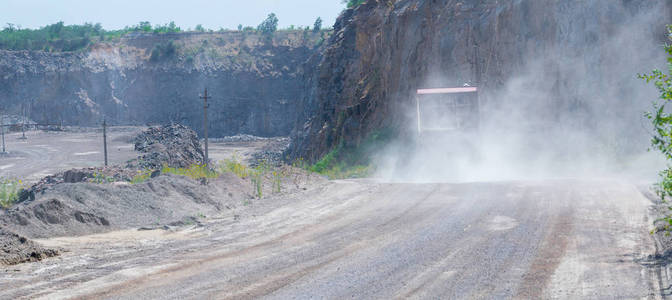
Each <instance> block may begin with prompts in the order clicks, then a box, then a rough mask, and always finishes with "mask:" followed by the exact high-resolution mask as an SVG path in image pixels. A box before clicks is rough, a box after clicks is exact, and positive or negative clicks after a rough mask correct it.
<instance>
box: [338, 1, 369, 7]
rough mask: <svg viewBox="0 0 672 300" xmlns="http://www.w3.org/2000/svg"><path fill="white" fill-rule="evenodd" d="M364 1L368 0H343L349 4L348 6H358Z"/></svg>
mask: <svg viewBox="0 0 672 300" xmlns="http://www.w3.org/2000/svg"><path fill="white" fill-rule="evenodd" d="M364 2H366V0H343V3H347V4H348V8H353V7H357V6H359V5H361V4H362V3H364Z"/></svg>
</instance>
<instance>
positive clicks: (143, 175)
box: [131, 170, 152, 184]
mask: <svg viewBox="0 0 672 300" xmlns="http://www.w3.org/2000/svg"><path fill="white" fill-rule="evenodd" d="M151 177H152V170H144V171H138V174H137V175H135V176H133V178H132V179H131V184H138V183H143V182H145V181H147V180H149V178H151Z"/></svg>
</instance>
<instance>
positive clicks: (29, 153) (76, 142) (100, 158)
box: [0, 127, 141, 182]
mask: <svg viewBox="0 0 672 300" xmlns="http://www.w3.org/2000/svg"><path fill="white" fill-rule="evenodd" d="M140 130H141V129H140V128H134V127H118V128H110V131H109V135H108V149H107V150H108V160H109V163H110V164H123V163H125V162H126V161H128V160H129V159H132V158H135V157H136V156H137V155H138V154H137V153H136V152H135V151H134V150H133V144H131V143H130V138H131V137H133V136H134V135H135V134H137V133H138V132H140ZM20 137H21V133H11V134H6V135H5V142H6V150H7V152H8V153H9V154H8V155H4V156H0V177H17V178H20V179H23V180H26V181H29V182H33V181H38V180H39V179H41V178H42V177H44V176H47V175H52V174H54V173H57V172H59V171H64V170H67V169H71V168H82V167H97V166H103V165H104V162H105V159H104V155H103V132H102V129H93V128H91V129H79V130H78V132H69V131H66V132H57V131H55V132H45V131H28V132H26V137H27V139H25V140H22V139H20Z"/></svg>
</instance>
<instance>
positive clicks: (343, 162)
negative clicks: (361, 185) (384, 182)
mask: <svg viewBox="0 0 672 300" xmlns="http://www.w3.org/2000/svg"><path fill="white" fill-rule="evenodd" d="M339 118H340V116H339ZM343 118H345V117H344V115H343ZM394 135H395V131H394V130H392V129H390V128H383V129H380V130H376V131H373V132H371V133H370V134H369V135H368V136H367V137H366V139H364V141H363V142H361V143H360V144H359V145H357V146H350V147H346V146H344V145H343V144H339V145H338V146H336V147H335V148H334V149H332V150H331V151H329V153H327V154H326V155H325V156H324V157H322V159H320V160H319V161H317V162H316V163H315V164H313V165H312V166H310V167H308V170H310V171H312V172H315V173H319V174H322V175H325V176H327V177H329V178H330V179H341V178H361V177H366V176H369V175H371V173H372V172H373V171H374V170H375V166H374V165H372V161H371V158H372V155H373V154H374V153H375V152H376V151H378V150H379V149H381V148H383V147H384V146H385V145H386V144H387V143H389V142H390V141H391V140H392V138H393V137H394Z"/></svg>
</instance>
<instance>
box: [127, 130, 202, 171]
mask: <svg viewBox="0 0 672 300" xmlns="http://www.w3.org/2000/svg"><path fill="white" fill-rule="evenodd" d="M133 143H134V144H135V150H136V151H138V152H140V153H144V154H142V155H141V156H140V157H138V159H136V160H133V161H131V162H129V167H137V168H139V169H159V168H161V167H163V165H168V166H171V167H179V168H186V167H189V166H191V165H194V164H203V163H204V162H205V155H204V154H203V148H202V147H201V142H200V141H199V139H198V135H197V134H196V132H195V131H193V130H191V129H189V128H188V127H186V126H183V125H179V124H172V125H164V126H160V127H150V128H149V129H147V130H145V131H144V132H142V133H140V134H139V135H138V136H137V137H136V138H135V139H134V140H133Z"/></svg>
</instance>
